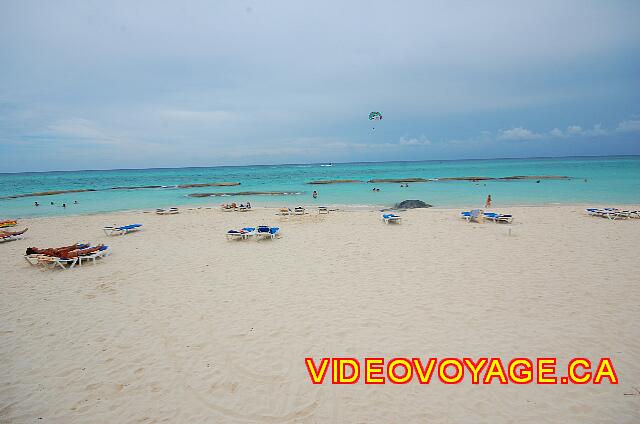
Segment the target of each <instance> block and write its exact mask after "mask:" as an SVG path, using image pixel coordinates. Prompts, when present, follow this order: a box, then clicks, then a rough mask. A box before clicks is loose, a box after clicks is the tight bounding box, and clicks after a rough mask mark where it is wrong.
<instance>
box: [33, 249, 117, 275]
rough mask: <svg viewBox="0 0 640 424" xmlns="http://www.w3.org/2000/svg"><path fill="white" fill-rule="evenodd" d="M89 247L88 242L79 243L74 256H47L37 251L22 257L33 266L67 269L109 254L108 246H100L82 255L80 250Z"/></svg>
mask: <svg viewBox="0 0 640 424" xmlns="http://www.w3.org/2000/svg"><path fill="white" fill-rule="evenodd" d="M90 247H91V246H90V245H89V244H79V245H78V248H79V250H80V252H79V253H80V254H79V255H78V256H76V257H75V258H59V257H56V256H48V255H43V254H39V253H36V254H31V255H24V258H25V260H26V261H27V262H28V263H29V264H31V265H33V266H37V265H41V266H43V267H45V268H48V269H54V268H56V267H60V268H61V269H63V270H67V269H71V268H73V267H75V266H76V265H82V263H83V262H87V261H92V262H95V260H96V259H100V258H102V257H104V256H107V255H108V254H109V246H101V247H100V249H99V250H97V251H94V252H91V253H87V254H86V255H83V254H82V250H83V249H89V248H90Z"/></svg>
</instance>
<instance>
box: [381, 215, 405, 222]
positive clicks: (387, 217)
mask: <svg viewBox="0 0 640 424" xmlns="http://www.w3.org/2000/svg"><path fill="white" fill-rule="evenodd" d="M401 221H402V217H401V216H400V215H396V214H393V213H385V214H383V215H382V222H384V223H385V224H390V223H396V224H399V223H400V222H401Z"/></svg>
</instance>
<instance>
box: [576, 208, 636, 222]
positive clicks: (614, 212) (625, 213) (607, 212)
mask: <svg viewBox="0 0 640 424" xmlns="http://www.w3.org/2000/svg"><path fill="white" fill-rule="evenodd" d="M587 213H588V214H589V215H591V216H598V217H601V218H609V219H612V220H613V219H627V218H640V211H630V210H621V209H617V208H587Z"/></svg>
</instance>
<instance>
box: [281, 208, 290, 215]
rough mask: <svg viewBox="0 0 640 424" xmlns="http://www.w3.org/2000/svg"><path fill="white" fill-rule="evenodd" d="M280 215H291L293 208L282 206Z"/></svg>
mask: <svg viewBox="0 0 640 424" xmlns="http://www.w3.org/2000/svg"><path fill="white" fill-rule="evenodd" d="M279 213H280V215H283V216H287V215H291V209H289V208H280V212H279Z"/></svg>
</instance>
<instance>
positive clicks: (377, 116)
mask: <svg viewBox="0 0 640 424" xmlns="http://www.w3.org/2000/svg"><path fill="white" fill-rule="evenodd" d="M369 120H370V121H381V120H382V114H381V113H380V112H371V113H370V114H369ZM373 129H374V130H375V129H376V127H373Z"/></svg>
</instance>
